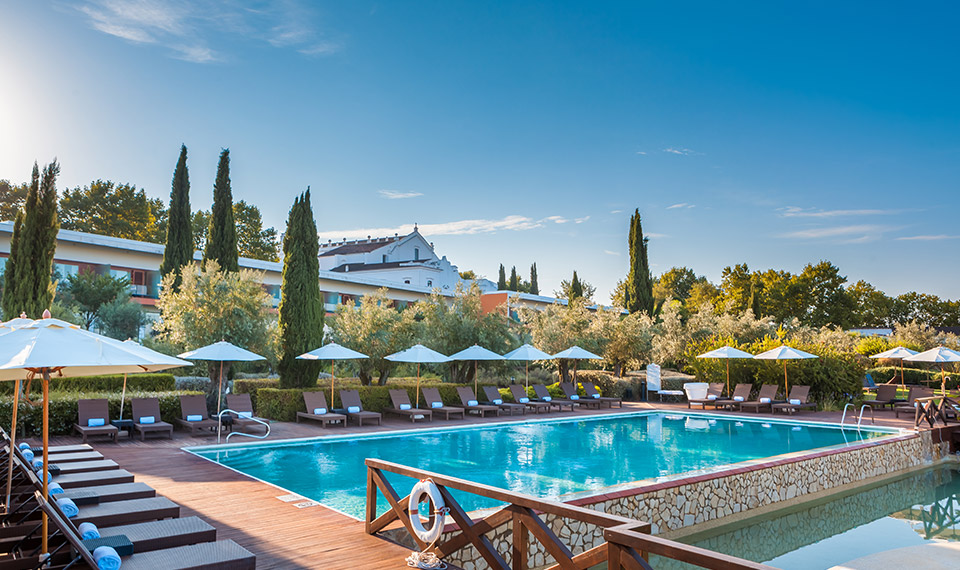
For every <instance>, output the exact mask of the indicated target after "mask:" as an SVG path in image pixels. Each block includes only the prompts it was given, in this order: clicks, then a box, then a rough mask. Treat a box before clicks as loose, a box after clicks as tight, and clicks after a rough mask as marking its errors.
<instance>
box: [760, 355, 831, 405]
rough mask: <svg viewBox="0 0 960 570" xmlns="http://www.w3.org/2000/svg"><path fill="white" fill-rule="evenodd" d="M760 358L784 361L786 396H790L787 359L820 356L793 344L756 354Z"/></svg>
mask: <svg viewBox="0 0 960 570" xmlns="http://www.w3.org/2000/svg"><path fill="white" fill-rule="evenodd" d="M754 358H756V359H758V360H782V361H783V389H784V390H785V392H784V394H783V395H784V397H789V392H790V383H789V382H788V381H787V361H788V360H805V359H808V358H820V357H819V356H817V355H816V354H810V353H809V352H804V351H802V350H797V349H796V348H793V347H791V346H786V345H783V346H778V347H777V348H773V349H770V350H768V351H766V352H761V353H760V354H758V355H756V356H754Z"/></svg>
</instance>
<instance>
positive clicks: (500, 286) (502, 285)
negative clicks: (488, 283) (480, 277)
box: [497, 263, 507, 291]
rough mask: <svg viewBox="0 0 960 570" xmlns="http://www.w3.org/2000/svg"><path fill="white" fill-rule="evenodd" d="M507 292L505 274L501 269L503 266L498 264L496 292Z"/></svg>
mask: <svg viewBox="0 0 960 570" xmlns="http://www.w3.org/2000/svg"><path fill="white" fill-rule="evenodd" d="M506 290H507V272H506V271H504V269H503V264H502V263H501V264H500V277H499V278H498V279H497V291H506Z"/></svg>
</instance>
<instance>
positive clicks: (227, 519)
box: [28, 402, 913, 569]
mask: <svg viewBox="0 0 960 570" xmlns="http://www.w3.org/2000/svg"><path fill="white" fill-rule="evenodd" d="M654 408H662V409H667V410H671V411H677V412H679V411H686V410H687V407H686V404H685V403H660V402H653V403H639V402H634V403H629V402H628V403H625V405H624V407H623V410H622V411H638V410H648V409H654ZM620 411H621V410H619V409H613V410H612V411H611V410H602V411H601V412H600V413H602V414H609V413H611V412H612V413H618V412H620ZM597 413H598V412H596V411H590V412H588V411H576V412H574V413H573V414H571V413H570V412H566V413H563V414H560V413H551V414H542V415H540V416H531V415H528V416H513V417H512V418H511V417H500V418H484V419H480V418H472V417H471V418H468V419H466V420H452V421H439V420H438V421H434V422H433V423H432V424H420V423H418V424H416V425H411V424H410V422H409V421H407V420H398V419H385V420H384V422H383V424H384V425H383V426H379V427H378V426H372V427H363V428H356V427H353V426H351V427H350V428H347V429H344V428H327V429H322V428H320V427H319V425H317V424H313V423H303V424H295V423H288V422H273V423H272V424H271V427H272V433H271V435H270V438H269V439H270V440H280V439H295V438H306V437H316V436H321V435H329V434H342V433H370V432H378V431H379V432H392V431H398V430H405V429H410V428H411V427H416V428H420V427H424V426H428V427H429V426H431V425H432V426H441V427H450V426H456V425H467V424H478V423H492V422H496V421H519V420H522V419H530V418H532V417H540V418H548V417H552V418H559V417H571V415H581V416H586V415H594V414H597ZM746 415H753V414H746ZM769 415H770V414H760V416H769ZM778 417H782V414H778ZM798 417H799V418H802V419H804V420H810V421H825V422H837V421H839V419H840V413H839V412H804V413H802V414H800V415H799V416H798ZM848 421H849V420H848ZM877 425H884V426H890V427H901V428H912V427H913V419H912V418H905V417H903V416H901V418H900V419H895V418H894V415H893V412H878V413H877ZM238 440H240V438H238V437H235V438H233V441H234V442H237V441H238ZM28 441H31V440H28ZM79 441H80V438H79V437H67V436H60V437H55V438H53V442H52V443H53V444H55V445H60V444H71V443H79ZM241 441H252V440H248V439H247V438H243V440H241ZM215 443H216V436H212V437H211V436H201V437H191V436H189V435H188V434H185V433H183V432H179V431H178V432H175V434H174V438H173V439H172V440H169V439H156V440H154V439H148V440H147V441H146V442H141V441H140V440H139V439H137V440H131V439H127V438H124V437H121V438H120V441H119V442H118V443H116V444H114V443H110V442H91V444H92V445H93V446H94V447H95V448H96V449H97V451H99V452H101V453H103V455H104V456H105V457H107V458H109V459H113V460H115V461H116V462H117V463H119V464H120V465H121V467H123V468H124V469H127V470H128V471H130V472H131V473H133V474H134V475H135V476H136V479H137V481H142V482H144V483H146V484H147V485H150V486H151V487H153V488H155V489H156V490H157V492H158V493H159V494H161V495H163V496H166V497H168V498H170V499H171V500H173V501H175V502H177V503H179V504H180V505H182V507H183V509H182V516H189V515H196V516H199V517H201V518H203V519H205V520H206V521H208V522H209V523H210V524H212V525H214V526H215V527H216V528H217V529H218V537H219V538H224V539H225V538H229V539H233V540H235V541H236V542H237V543H239V544H241V545H242V546H244V547H245V548H247V549H248V550H250V551H251V552H253V553H254V554H256V556H257V567H258V568H282V569H299V568H330V569H340V568H342V569H354V568H369V569H381V568H383V569H398V568H405V567H406V563H405V561H404V559H405V558H406V557H407V556H408V555H409V554H410V551H409V550H408V549H407V548H405V547H403V546H400V545H397V544H394V543H392V542H389V541H387V540H385V539H381V538H377V537H373V536H369V535H366V534H364V532H363V523H362V522H361V521H357V520H354V519H352V518H350V517H347V516H345V515H343V514H340V513H338V512H335V511H333V510H330V509H328V508H326V507H323V506H312V507H306V508H298V507H297V506H296V503H295V502H284V501H282V500H280V499H279V498H278V497H281V496H283V495H286V494H287V493H286V492H285V491H282V490H280V489H278V488H276V487H273V486H272V485H268V484H266V483H262V482H260V481H257V480H254V479H251V478H249V477H247V476H245V475H241V474H239V473H236V472H234V471H231V470H229V469H226V468H223V467H220V466H218V465H216V464H214V463H212V462H210V461H207V460H205V459H200V458H198V457H196V456H194V455H192V454H190V453H187V452H185V451H182V450H181V448H182V447H187V446H192V445H208V444H215ZM451 475H456V474H451Z"/></svg>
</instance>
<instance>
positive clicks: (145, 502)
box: [70, 497, 180, 527]
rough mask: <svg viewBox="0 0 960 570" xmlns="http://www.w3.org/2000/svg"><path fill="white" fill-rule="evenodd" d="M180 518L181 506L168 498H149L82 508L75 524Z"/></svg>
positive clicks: (99, 525)
mask: <svg viewBox="0 0 960 570" xmlns="http://www.w3.org/2000/svg"><path fill="white" fill-rule="evenodd" d="M178 516H180V505H178V504H176V503H174V502H173V501H171V500H170V499H168V498H166V497H148V498H146V499H130V500H128V501H111V502H109V503H99V504H96V505H83V506H80V514H78V515H77V516H76V517H73V518H71V519H70V520H71V521H72V522H73V523H74V524H78V525H79V524H80V523H85V522H89V523H93V524H95V525H97V526H98V527H102V526H114V525H119V524H131V523H138V522H146V521H155V520H160V519H169V518H173V517H178Z"/></svg>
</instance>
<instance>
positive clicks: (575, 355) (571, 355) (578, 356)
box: [553, 345, 603, 387]
mask: <svg viewBox="0 0 960 570" xmlns="http://www.w3.org/2000/svg"><path fill="white" fill-rule="evenodd" d="M553 357H554V358H555V359H558V360H559V359H561V358H566V359H569V360H572V361H573V384H574V387H576V384H577V361H578V360H603V357H602V356H600V355H598V354H594V353H592V352H590V351H589V350H586V349H583V348H580V347H579V346H577V345H573V346H571V347H570V348H568V349H566V350H563V351H560V352H558V353H556V354H554V355H553Z"/></svg>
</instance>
